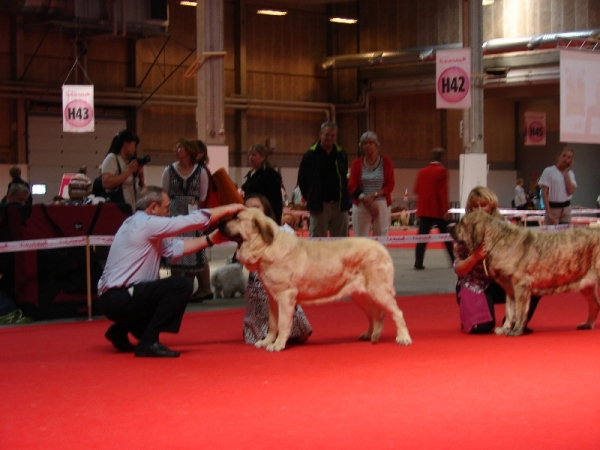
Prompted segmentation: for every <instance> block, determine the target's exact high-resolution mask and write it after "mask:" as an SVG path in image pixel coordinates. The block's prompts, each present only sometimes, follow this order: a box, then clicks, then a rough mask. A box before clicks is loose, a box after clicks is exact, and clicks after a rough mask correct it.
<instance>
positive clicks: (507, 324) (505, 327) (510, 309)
mask: <svg viewBox="0 0 600 450" xmlns="http://www.w3.org/2000/svg"><path fill="white" fill-rule="evenodd" d="M514 323H515V300H514V298H513V297H511V296H510V295H508V294H506V305H505V308H504V323H503V324H502V326H500V327H496V328H495V329H494V333H496V334H506V335H508V333H509V332H510V331H511V330H512V327H513V325H514Z"/></svg>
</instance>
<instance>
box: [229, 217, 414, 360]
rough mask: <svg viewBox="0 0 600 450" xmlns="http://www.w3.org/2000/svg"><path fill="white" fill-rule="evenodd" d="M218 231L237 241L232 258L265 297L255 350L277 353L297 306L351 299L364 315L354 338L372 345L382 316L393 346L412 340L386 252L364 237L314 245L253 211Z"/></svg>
mask: <svg viewBox="0 0 600 450" xmlns="http://www.w3.org/2000/svg"><path fill="white" fill-rule="evenodd" d="M220 229H221V232H222V233H223V234H224V235H225V236H227V237H228V238H229V239H232V240H235V241H237V242H238V243H240V246H239V248H238V250H237V259H238V261H240V262H241V263H242V264H244V266H246V268H247V269H248V270H250V271H255V270H256V271H258V278H259V279H260V281H261V283H262V285H263V286H264V288H265V291H266V292H267V295H268V297H269V331H268V333H267V336H266V337H265V338H264V339H263V340H262V341H258V342H257V343H256V344H255V346H256V347H257V348H266V349H267V350H268V351H280V350H283V349H284V348H285V344H286V341H287V339H288V337H289V335H290V328H291V326H292V319H293V315H294V307H295V305H296V303H300V304H309V303H324V302H330V301H333V300H338V299H340V298H342V297H350V298H351V299H352V300H353V301H354V302H355V303H356V304H357V305H358V306H360V308H361V309H362V310H363V311H364V312H365V314H366V315H367V318H368V320H369V329H368V330H367V332H365V333H363V334H362V335H361V336H360V338H359V339H361V340H370V341H371V342H373V343H375V342H377V341H378V340H379V337H380V335H381V332H382V331H383V318H384V313H385V312H386V311H387V312H388V313H390V314H391V316H392V319H393V320H394V322H395V324H396V329H397V333H396V342H397V343H398V344H400V345H409V344H411V343H412V339H411V338H410V335H409V333H408V329H407V328H406V323H405V322H404V317H403V314H402V311H400V309H399V308H398V305H397V303H396V299H395V298H394V296H395V289H394V266H393V264H392V259H391V257H390V255H389V253H388V252H387V250H386V249H385V248H384V247H383V246H382V245H381V244H379V243H378V242H376V241H373V240H370V239H365V238H347V239H341V240H333V241H325V242H315V241H310V240H307V239H300V238H298V237H297V236H295V235H291V234H288V233H286V232H283V231H280V230H279V226H278V225H277V224H276V223H275V222H274V221H273V220H271V219H270V218H268V217H267V216H265V215H264V214H263V213H262V212H261V211H260V210H258V209H257V208H248V209H246V210H245V211H241V212H239V213H238V214H237V216H235V217H234V218H233V219H230V220H228V221H226V222H222V223H221V225H220Z"/></svg>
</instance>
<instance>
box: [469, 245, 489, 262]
mask: <svg viewBox="0 0 600 450" xmlns="http://www.w3.org/2000/svg"><path fill="white" fill-rule="evenodd" d="M485 255H487V250H486V249H485V245H484V244H481V245H480V246H479V247H477V248H476V249H475V251H474V252H473V255H472V256H473V258H475V259H476V260H477V261H481V260H482V259H483V258H485Z"/></svg>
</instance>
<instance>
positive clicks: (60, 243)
mask: <svg viewBox="0 0 600 450" xmlns="http://www.w3.org/2000/svg"><path fill="white" fill-rule="evenodd" d="M85 244H86V237H85V236H80V237H67V238H50V239H32V240H28V241H9V242H0V253H7V252H25V251H29V250H46V249H49V248H62V247H80V246H85Z"/></svg>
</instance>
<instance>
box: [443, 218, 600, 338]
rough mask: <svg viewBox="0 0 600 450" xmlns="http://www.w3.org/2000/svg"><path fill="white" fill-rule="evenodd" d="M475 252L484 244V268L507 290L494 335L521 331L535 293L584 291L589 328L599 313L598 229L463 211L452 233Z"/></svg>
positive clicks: (517, 333) (584, 326)
mask: <svg viewBox="0 0 600 450" xmlns="http://www.w3.org/2000/svg"><path fill="white" fill-rule="evenodd" d="M450 233H451V234H452V237H453V238H454V239H455V240H457V241H461V242H464V243H465V245H466V246H467V247H468V248H469V250H471V251H473V250H475V249H476V248H477V247H479V246H480V245H484V246H485V249H486V251H487V254H486V256H485V260H484V263H485V265H484V267H486V270H487V271H488V272H489V274H490V276H491V277H492V278H493V279H494V280H496V282H497V283H498V284H500V285H501V286H502V287H503V288H504V290H505V291H506V321H505V323H504V325H503V326H502V327H500V328H496V330H495V331H496V334H506V335H509V336H518V335H521V334H523V329H524V327H525V325H526V322H527V311H528V309H529V301H530V299H531V295H532V294H533V295H538V296H542V295H546V294H555V293H559V292H567V291H581V293H582V294H583V295H584V296H585V298H586V299H587V301H588V308H589V312H588V319H587V322H585V323H582V324H581V325H579V326H578V327H577V329H579V330H591V329H592V328H594V323H595V322H596V318H597V317H598V311H600V301H599V300H598V294H597V288H598V280H599V279H600V232H599V231H596V230H594V229H591V228H570V229H566V230H562V231H541V230H532V229H530V228H523V227H517V226H515V225H511V224H510V223H508V222H506V221H504V220H501V219H498V218H495V217H492V216H490V215H489V214H486V213H485V212H483V211H473V212H470V213H469V214H467V215H465V216H464V217H463V218H462V219H461V220H460V222H459V223H458V224H457V225H456V226H455V227H454V228H453V229H452V230H451V231H450Z"/></svg>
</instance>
